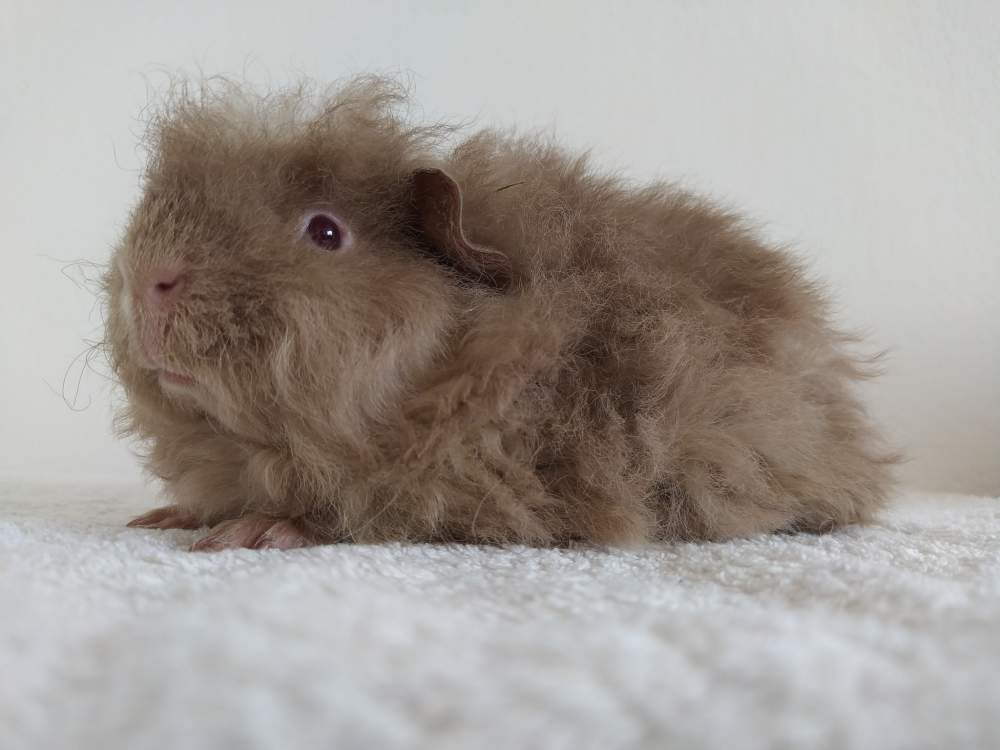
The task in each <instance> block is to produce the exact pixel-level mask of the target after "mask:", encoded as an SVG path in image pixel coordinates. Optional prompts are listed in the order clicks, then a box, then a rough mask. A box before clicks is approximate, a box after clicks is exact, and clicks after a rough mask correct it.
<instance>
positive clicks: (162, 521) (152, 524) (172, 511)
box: [126, 505, 202, 529]
mask: <svg viewBox="0 0 1000 750" xmlns="http://www.w3.org/2000/svg"><path fill="white" fill-rule="evenodd" d="M126 526H130V527H132V528H134V529H197V528H199V527H201V526H202V523H201V521H199V520H198V519H197V518H195V517H194V516H193V515H191V514H190V513H188V512H187V511H186V510H184V509H183V508H181V507H180V506H179V505H164V506H163V507H162V508H154V509H153V510H151V511H149V512H148V513H143V514H142V515H141V516H138V517H136V518H133V519H132V520H131V521H129V522H128V523H127V524H126Z"/></svg>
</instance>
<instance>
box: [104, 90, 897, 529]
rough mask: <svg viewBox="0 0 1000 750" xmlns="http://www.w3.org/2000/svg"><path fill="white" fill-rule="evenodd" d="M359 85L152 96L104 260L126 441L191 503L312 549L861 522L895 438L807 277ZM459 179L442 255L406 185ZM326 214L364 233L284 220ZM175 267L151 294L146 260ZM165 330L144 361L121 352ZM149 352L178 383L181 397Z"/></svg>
mask: <svg viewBox="0 0 1000 750" xmlns="http://www.w3.org/2000/svg"><path fill="white" fill-rule="evenodd" d="M405 103H406V98H405V96H404V93H403V92H402V91H401V90H400V89H399V88H398V87H397V86H395V85H394V84H393V83H391V82H387V81H384V80H381V79H377V78H361V79H356V80H354V81H352V82H349V83H348V84H346V85H345V86H342V87H341V88H339V89H338V90H335V91H333V92H332V93H322V94H316V93H314V92H311V91H310V90H308V89H307V88H301V89H298V90H295V91H291V92H286V93H281V94H271V95H266V96H260V95H255V94H253V93H251V92H250V91H248V90H246V89H244V88H242V87H240V86H238V85H235V84H232V83H228V82H221V83H220V82H215V83H209V84H207V85H205V86H202V87H200V88H198V89H197V90H194V91H191V90H189V89H187V88H185V87H180V88H179V89H178V90H176V91H174V92H173V93H172V95H171V96H170V97H168V101H167V103H166V104H165V106H164V107H162V108H161V110H160V111H159V114H158V115H157V116H155V117H154V119H153V121H152V123H151V127H150V131H149V141H148V147H149V152H150V159H149V164H148V167H147V171H146V175H145V179H144V188H145V189H144V195H143V198H142V200H141V202H140V203H139V205H138V207H137V208H136V209H135V210H134V212H133V215H132V217H131V221H130V225H129V227H128V230H127V232H126V235H125V237H124V239H123V241H122V243H121V245H120V247H119V248H118V249H117V251H116V255H115V258H114V261H113V262H112V264H111V266H110V268H109V270H108V273H107V276H106V280H105V282H106V290H107V299H108V312H109V318H108V330H107V343H108V345H109V351H110V354H111V359H112V364H113V367H114V369H115V372H116V373H117V376H118V378H119V379H120V382H121V383H122V385H123V386H124V389H125V392H126V394H127V397H128V403H127V406H126V407H125V409H124V410H123V412H122V414H121V415H120V418H121V426H122V429H123V431H125V432H128V433H132V434H134V435H136V436H138V437H139V438H141V440H142V441H143V443H144V445H146V446H147V452H146V455H145V456H144V459H145V462H146V466H147V467H148V469H149V471H151V472H152V473H153V474H155V475H156V476H158V477H161V478H162V479H163V480H164V481H165V482H166V484H167V486H168V488H169V490H170V492H171V493H172V495H173V497H174V499H175V502H176V503H177V504H179V505H180V506H182V507H183V508H184V509H186V510H187V511H188V512H190V513H191V514H193V515H194V516H195V517H197V518H198V519H199V520H200V521H201V522H203V523H207V524H216V523H219V522H223V521H225V520H227V519H232V518H236V517H239V516H241V515H243V514H247V513H262V514H265V515H268V516H273V517H275V518H283V519H295V521H296V523H299V524H300V525H301V528H303V529H305V530H307V532H308V534H309V535H310V537H311V538H312V539H314V540H316V541H335V540H354V541H366V542H368V541H381V540H450V541H470V542H490V543H509V542H521V543H528V544H560V543H566V542H569V541H573V540H586V541H591V542H597V543H609V544H630V543H636V542H641V541H644V540H650V539H711V540H715V539H725V538H730V537H735V536H743V535H749V534H755V533H759V532H769V531H792V530H809V531H823V530H827V529H830V528H833V527H836V526H839V525H842V524H847V523H852V522H861V521H865V520H866V519H868V518H870V517H871V515H872V513H873V511H875V510H876V509H877V508H878V507H879V506H880V504H881V503H882V502H883V500H884V498H885V497H886V493H887V491H888V487H889V485H890V472H889V464H891V463H892V461H893V457H892V456H891V455H889V454H887V453H886V451H885V450H884V448H883V447H882V444H881V442H880V440H879V438H878V436H877V434H876V431H875V430H874V429H873V427H872V425H871V424H870V422H869V420H868V418H867V417H866V415H865V413H864V411H863V409H862V407H861V405H860V404H859V402H858V401H857V400H856V398H855V397H854V396H853V395H852V393H851V383H852V381H854V380H856V379H858V378H860V377H862V376H864V374H865V372H864V367H863V366H861V365H860V364H859V363H858V361H857V360H855V359H853V358H852V357H851V356H850V355H849V354H848V353H847V351H846V348H845V345H846V343H847V339H846V337H844V336H843V335H841V334H839V333H838V332H837V331H836V330H835V329H834V328H833V327H832V326H831V324H830V322H829V319H828V311H827V305H826V303H825V301H824V297H823V294H822V292H821V290H820V289H819V288H818V287H817V285H816V284H815V283H813V282H812V281H810V280H809V279H808V278H807V277H806V275H805V274H804V272H803V270H802V269H801V268H800V266H799V265H798V264H797V262H796V261H794V260H793V259H792V258H790V257H789V255H787V254H786V253H785V252H782V251H781V250H780V249H776V248H772V247H769V246H767V245H765V244H763V243H762V242H761V241H760V240H759V239H758V238H757V237H755V236H754V234H753V233H752V232H751V231H750V229H748V227H747V226H746V224H745V223H744V222H743V221H742V220H741V219H740V218H739V217H738V216H736V215H734V214H732V213H730V212H728V211H726V210H723V209H720V208H718V207H717V206H715V205H714V204H713V203H711V202H709V201H707V200H705V199H703V198H700V197H696V196H694V195H691V194H689V193H687V192H684V191H681V190H678V189H676V188H674V187H672V186H670V185H665V184H654V185H649V186H646V187H640V188H636V187H634V186H632V185H629V184H626V183H625V182H623V181H621V180H619V179H616V178H612V177H609V176H603V175H601V174H598V173H597V172H595V171H594V170H593V169H592V168H591V167H590V166H588V163H587V161H586V159H585V158H583V157H579V156H574V155H571V154H567V153H565V152H564V151H563V150H562V149H560V148H559V147H558V146H557V145H555V144H553V143H552V142H550V140H549V139H546V138H539V137H524V136H517V135H510V134H504V133H498V132H494V131H489V130H487V131H481V132H477V133H475V134H473V135H471V137H467V138H464V139H461V140H459V142H458V143H457V145H454V146H453V147H449V145H448V144H449V143H450V142H451V141H452V140H454V139H456V138H457V136H456V133H455V132H454V131H453V130H452V129H451V128H448V127H443V126H432V127H415V126H412V125H410V124H408V123H407V120H406V117H405V115H404V112H403V110H404V109H405V107H404V105H405ZM426 169H440V170H443V172H444V173H446V174H447V175H450V177H451V178H452V180H453V181H454V183H455V184H456V185H457V186H458V187H460V189H461V200H462V205H461V206H460V208H461V211H462V226H461V227H459V231H460V232H461V231H464V235H466V236H467V237H468V238H469V243H470V245H471V243H475V244H474V245H472V246H473V247H474V248H479V249H480V250H482V252H483V253H489V254H490V257H492V258H494V259H497V258H499V259H500V260H501V261H502V265H503V268H504V269H505V272H506V273H507V274H508V277H507V278H503V279H500V280H499V281H498V279H497V277H495V276H491V275H489V274H487V273H485V272H483V268H477V266H476V263H477V260H476V258H477V257H480V258H486V257H487V256H486V255H479V256H476V255H473V256H469V257H464V256H460V255H456V254H455V253H450V252H449V251H448V250H447V249H444V250H442V248H441V247H439V246H438V245H439V244H440V242H439V241H438V239H437V237H438V235H437V234H436V233H435V232H434V231H432V228H430V227H428V226H426V225H425V223H422V220H421V217H420V216H419V215H417V213H415V208H414V206H415V205H419V200H415V198H414V195H413V193H414V190H415V188H414V185H415V183H414V179H413V175H414V174H415V173H417V172H418V171H420V170H426ZM315 206H327V207H332V208H333V210H335V212H336V214H337V215H338V216H340V217H343V218H344V220H345V221H346V223H347V225H348V226H349V227H350V230H351V233H352V235H353V237H354V245H353V246H352V247H351V248H350V249H349V250H346V251H343V252H339V253H325V252H322V251H320V250H318V249H317V248H315V247H312V246H310V245H309V244H308V243H305V242H303V241H302V240H301V239H300V238H299V237H298V235H297V233H296V232H297V228H298V227H299V223H300V221H301V217H302V214H303V211H305V210H307V209H309V208H310V207H315ZM164 266H167V267H176V268H178V269H180V270H182V271H183V273H184V274H185V278H186V279H187V280H188V283H187V284H186V287H185V289H184V294H183V297H182V298H181V299H179V300H178V302H177V304H176V306H174V307H173V308H172V309H171V310H170V314H169V315H166V316H154V315H152V314H151V313H149V311H148V310H146V309H144V307H143V305H142V304H141V300H139V298H138V296H137V292H136V290H138V289H140V288H141V286H142V284H143V283H146V282H145V281H144V280H145V279H146V278H147V277H148V274H149V273H150V270H151V269H153V268H160V267H164ZM143 340H155V341H156V342H157V346H156V350H157V351H158V352H160V355H159V357H160V359H159V360H158V361H156V362H151V361H149V358H148V357H147V356H145V355H144V354H143V352H142V348H141V345H140V342H141V341H143ZM157 368H167V369H169V370H171V371H174V372H180V373H185V374H187V375H190V376H191V377H193V378H194V379H195V381H196V382H197V386H196V388H195V389H193V391H192V392H191V393H188V394H178V393H175V392H172V391H171V390H169V389H164V388H162V387H161V386H160V383H159V380H158V376H157Z"/></svg>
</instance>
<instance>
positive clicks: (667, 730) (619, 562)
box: [0, 481, 1000, 750]
mask: <svg viewBox="0 0 1000 750" xmlns="http://www.w3.org/2000/svg"><path fill="white" fill-rule="evenodd" d="M154 503H156V498H155V496H154V495H153V493H152V492H151V491H149V490H142V489H137V488H134V487H122V486H117V487H116V486H114V485H108V486H95V485H89V486H82V487H81V486H76V487H74V486H65V485H64V486H57V485H40V484H37V483H24V482H14V481H7V482H3V483H0V748H3V750H21V748H24V749H25V750H27V749H29V748H30V749H32V750H35V749H39V750H40V749H43V748H44V749H45V750H55V749H58V748H73V749H74V750H90V749H91V748H94V749H95V750H96V749H101V750H114V749H115V748H129V750H142V749H144V748H149V749H153V748H157V749H158V748H178V749H182V748H183V749H189V748H234V749H236V748H241V749H242V748H298V747H302V748H306V747H309V748H395V747H407V748H411V747H412V748H418V747H419V748H435V749H437V748H443V749H446V750H447V749H450V748H475V747H491V748H514V747H526V748H567V749H569V748H573V749H576V748H617V747H621V748H626V747H627V748H635V747H649V748H664V747H677V748H727V750H728V749H734V748H735V749H741V748H831V749H834V748H837V749H841V748H866V749H867V748H877V749H878V750H892V749H893V748H900V749H901V750H902V749H904V748H905V749H906V750H914V749H916V748H948V749H949V750H954V749H959V748H997V747H1000V500H997V499H993V498H972V497H962V496H940V495H939V496H926V497H924V496H910V497H906V498H902V499H900V500H899V501H898V502H897V503H896V504H895V505H894V506H893V507H892V508H891V509H890V510H889V511H888V512H886V513H885V515H884V518H883V520H882V521H881V522H880V523H878V524H877V525H875V526H871V527H867V528H853V529H848V530H845V531H840V532H837V533H834V534H832V535H829V536H822V537H813V536H796V537H789V536H770V537H763V538H757V539H751V540H747V541H740V542H732V543H726V544H705V545H695V544H673V545H658V546H653V547H649V548H644V549H641V550H629V551H622V550H603V549H600V550H597V549H577V550H570V551H566V550H534V549H523V548H514V549H493V548H478V547H455V546H426V545H425V546H400V545H386V546H347V545H341V546H335V547H323V548H314V549H306V550H295V551H291V552H281V551H273V550H265V551H245V550H241V551H228V552H222V553H214V554H206V553H189V552H187V551H186V547H187V545H188V544H189V543H190V542H191V540H192V539H194V538H195V536H196V534H195V533H193V532H182V531H168V532H163V531H141V530H133V529H126V528H124V524H125V522H126V521H127V520H128V519H129V518H130V517H131V516H132V515H135V514H137V513H139V512H141V511H143V510H145V509H147V508H149V507H151V506H152V505H153V504H154Z"/></svg>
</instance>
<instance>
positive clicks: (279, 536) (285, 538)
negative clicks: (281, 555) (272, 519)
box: [253, 520, 314, 549]
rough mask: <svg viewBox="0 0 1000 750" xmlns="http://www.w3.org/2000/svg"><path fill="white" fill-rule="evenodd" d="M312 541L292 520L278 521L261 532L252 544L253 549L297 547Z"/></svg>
mask: <svg viewBox="0 0 1000 750" xmlns="http://www.w3.org/2000/svg"><path fill="white" fill-rule="evenodd" d="M313 543H314V542H313V541H312V540H311V539H310V538H309V537H308V536H306V534H304V533H303V532H302V530H301V529H300V528H299V527H298V526H297V525H296V524H295V522H294V521H289V520H285V521H278V522H277V523H275V524H274V525H273V526H272V527H271V528H269V529H268V530H267V531H265V532H264V533H263V534H261V536H260V538H259V539H258V540H257V541H256V543H255V544H254V545H253V546H254V548H255V549H297V548H298V547H308V546H310V545H312V544H313Z"/></svg>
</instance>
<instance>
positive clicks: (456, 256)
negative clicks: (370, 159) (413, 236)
mask: <svg viewBox="0 0 1000 750" xmlns="http://www.w3.org/2000/svg"><path fill="white" fill-rule="evenodd" d="M411 188H412V196H413V208H414V211H415V213H416V225H417V228H418V229H419V231H420V232H421V234H422V235H423V237H424V239H425V240H426V242H427V245H428V249H429V250H430V251H431V252H433V253H435V254H436V255H437V256H438V257H439V258H440V259H441V260H442V261H443V262H445V263H446V264H448V265H449V266H452V267H454V268H455V269H457V270H458V271H460V272H461V273H464V274H466V275H468V276H471V277H473V278H475V279H476V280H477V281H480V282H483V283H486V284H489V285H490V286H493V287H496V288H497V289H500V290H506V289H507V288H508V287H509V286H510V283H511V280H512V278H513V272H512V269H511V264H510V258H508V257H507V256H506V255H504V254H503V253H501V252H499V251H497V250H494V249H493V248H491V247H487V246H485V245H479V244H477V243H475V242H472V241H471V240H469V238H468V237H466V236H465V232H464V231H463V229H462V191H461V189H460V188H459V187H458V183H456V182H455V181H454V180H453V179H452V178H451V177H449V176H448V175H447V174H446V173H445V172H442V171H441V170H440V169H418V170H416V171H415V172H414V173H413V176H412V182H411Z"/></svg>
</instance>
